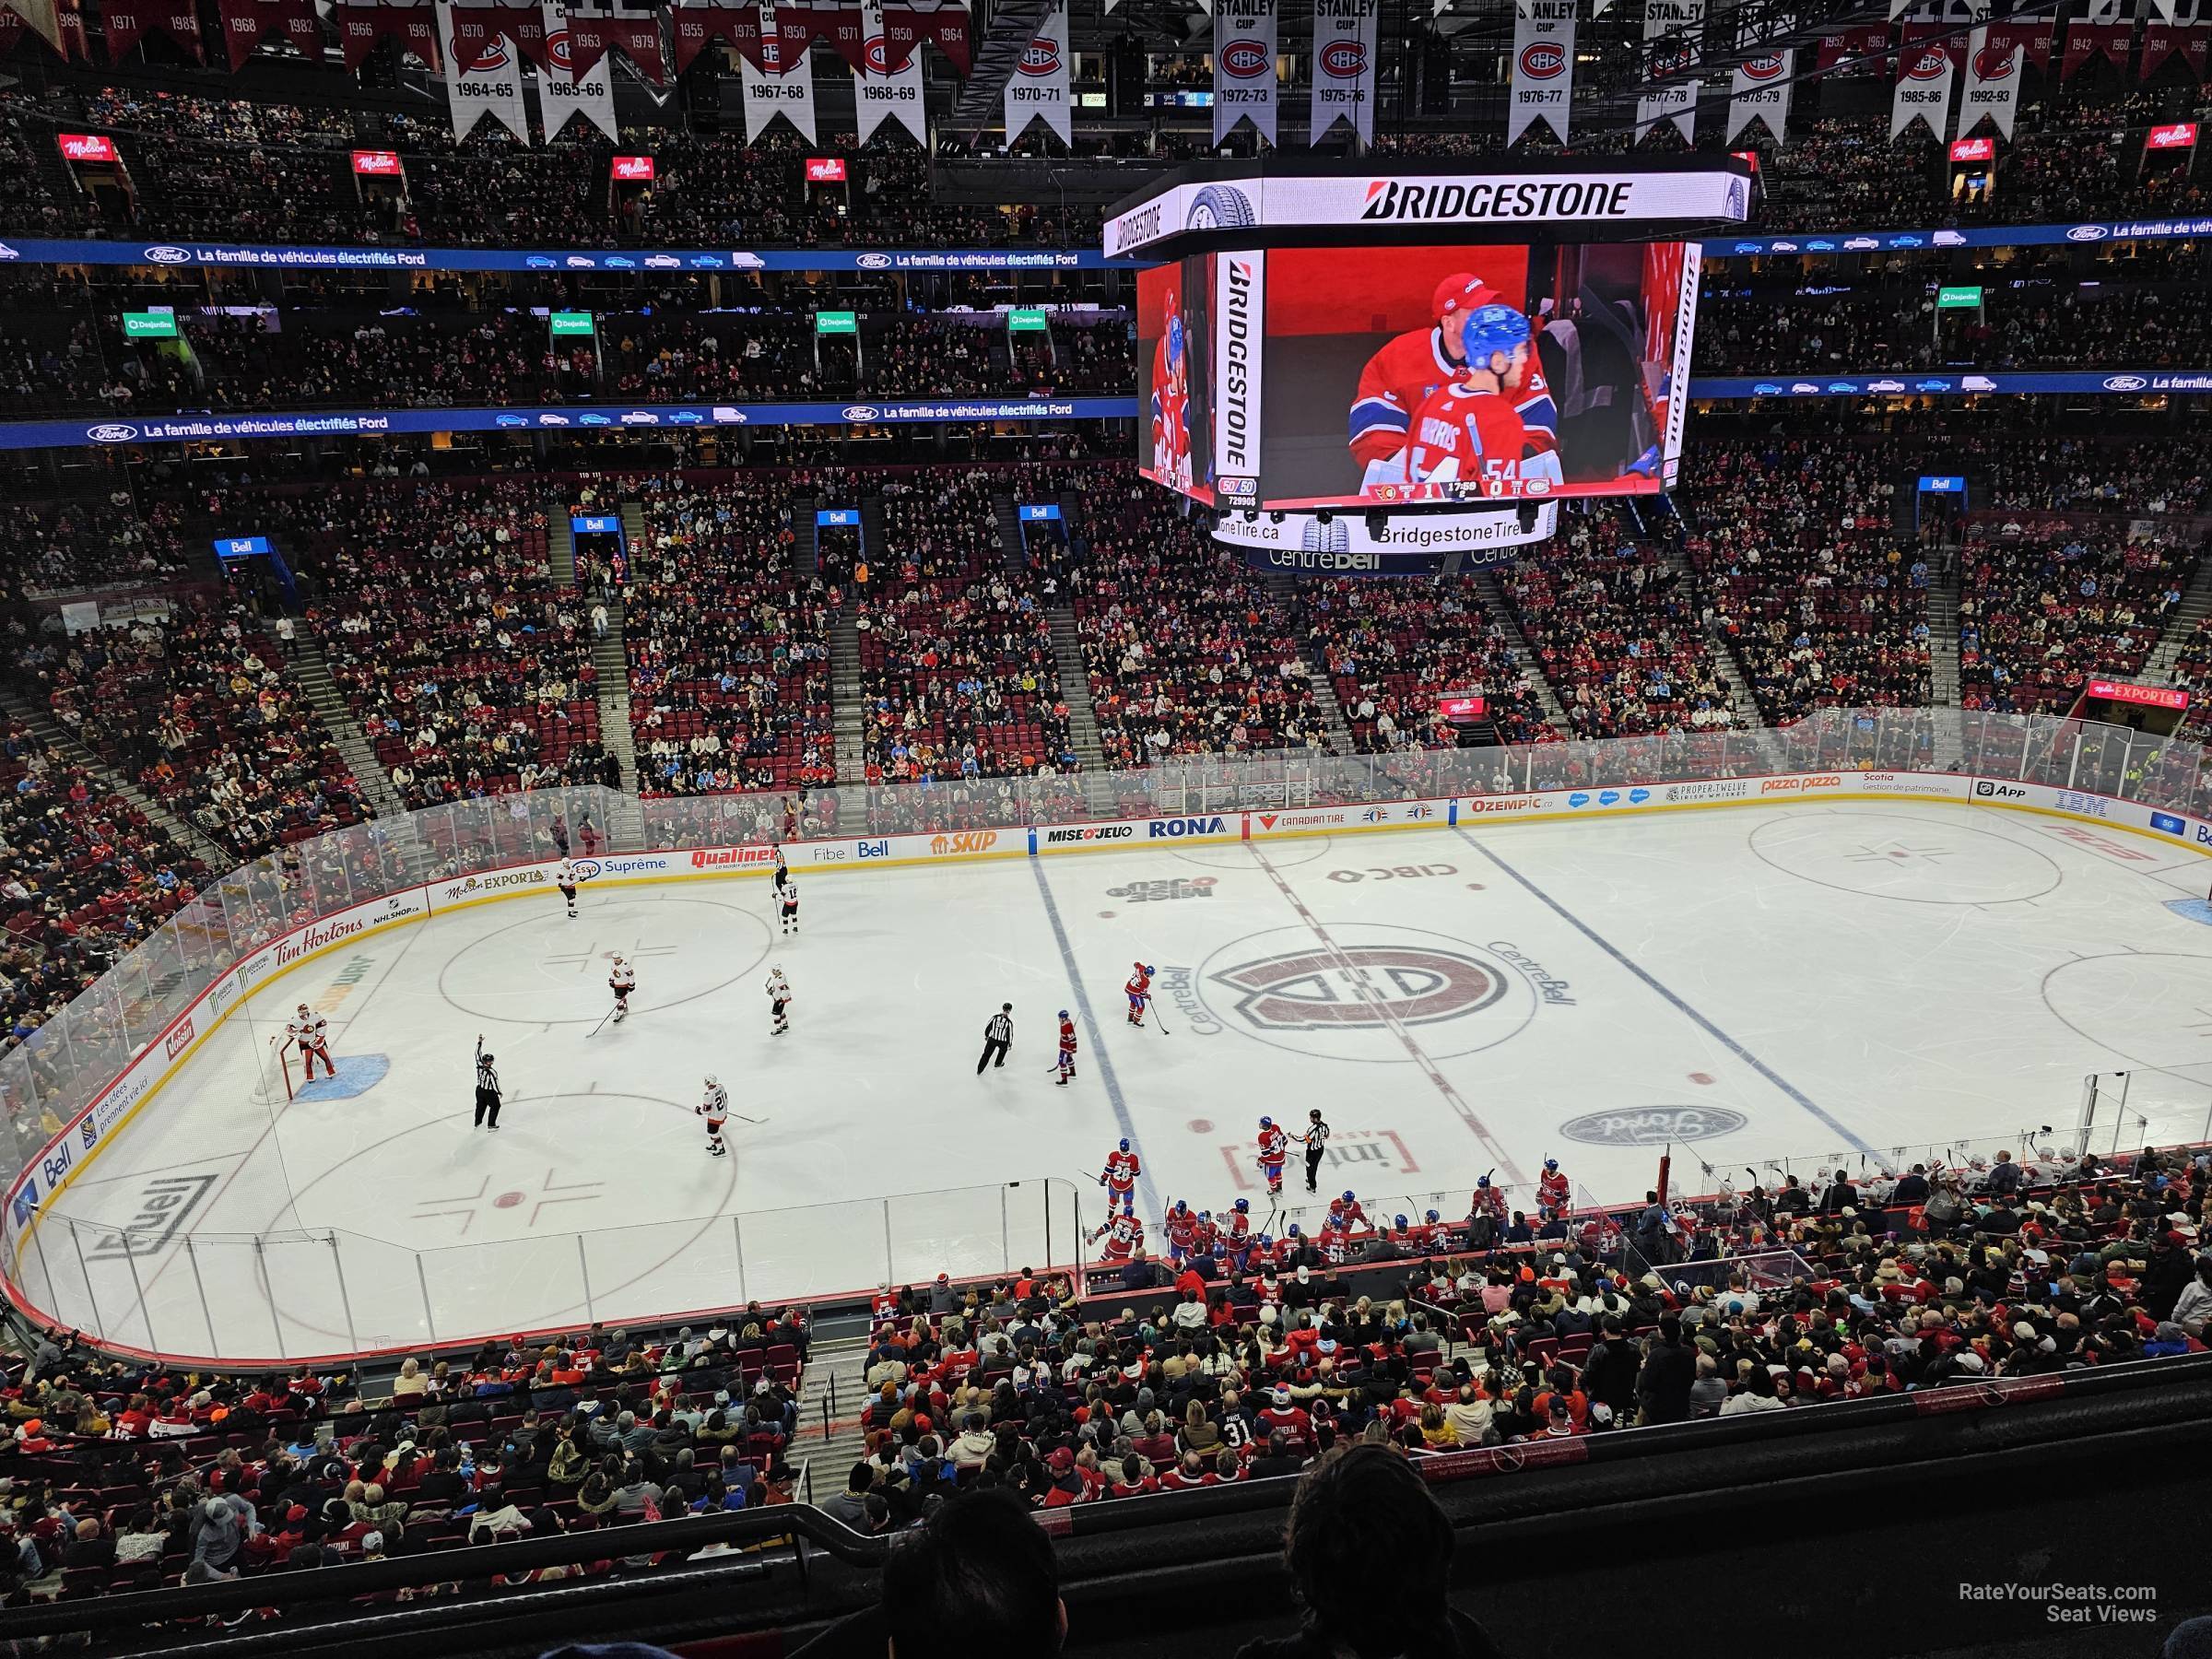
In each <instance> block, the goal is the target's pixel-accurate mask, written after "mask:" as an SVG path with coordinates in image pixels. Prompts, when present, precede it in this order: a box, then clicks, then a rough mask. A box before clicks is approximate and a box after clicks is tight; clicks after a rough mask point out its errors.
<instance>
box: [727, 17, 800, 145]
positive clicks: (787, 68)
mask: <svg viewBox="0 0 2212 1659" xmlns="http://www.w3.org/2000/svg"><path fill="white" fill-rule="evenodd" d="M759 16H760V21H759V25H758V30H759V47H758V51H759V62H758V63H755V62H754V61H753V60H752V59H751V58H749V57H746V56H745V53H744V52H743V50H742V46H741V49H740V51H739V53H738V56H739V58H740V59H741V60H742V61H743V63H744V65H745V76H744V88H745V141H746V142H747V144H750V143H752V142H753V141H754V140H755V139H757V138H758V137H759V136H760V135H761V134H762V133H763V132H765V131H766V130H767V128H768V124H769V123H770V122H771V121H773V120H774V119H775V118H776V117H777V116H779V115H781V116H782V117H783V119H784V120H786V121H788V122H790V123H791V124H792V125H793V127H794V128H795V129H796V130H797V132H798V134H799V135H800V136H801V137H802V138H804V139H806V142H807V143H809V144H814V143H817V142H818V140H817V139H816V137H815V132H814V65H813V64H812V62H811V61H810V59H809V56H808V53H807V51H806V45H805V43H804V41H805V37H804V36H803V35H802V37H801V43H800V44H799V45H798V46H797V47H796V48H795V49H794V46H793V44H792V41H791V38H790V37H789V36H788V35H786V34H785V33H784V32H783V29H782V21H783V19H782V18H781V17H779V16H778V15H777V12H776V10H775V8H774V7H773V6H771V5H769V4H768V0H761V5H760V9H759Z"/></svg>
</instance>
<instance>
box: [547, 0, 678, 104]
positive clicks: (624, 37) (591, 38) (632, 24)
mask: <svg viewBox="0 0 2212 1659" xmlns="http://www.w3.org/2000/svg"><path fill="white" fill-rule="evenodd" d="M609 52H619V53H622V55H623V56H625V57H627V58H628V59H629V61H630V64H631V65H633V66H634V67H635V68H636V70H637V72H638V73H639V74H640V75H641V76H644V77H645V78H646V79H647V80H649V81H651V82H652V83H653V85H654V86H656V87H659V86H665V85H666V84H667V80H668V66H667V65H666V64H665V63H664V62H663V61H662V59H661V19H660V17H659V15H658V14H657V13H653V12H575V13H572V14H571V16H570V18H569V69H570V73H571V75H573V76H575V77H576V78H577V79H580V80H581V79H582V77H583V76H586V75H589V74H590V73H591V72H592V69H593V68H594V65H597V64H598V62H599V60H600V59H601V58H603V57H605V56H606V54H607V53H609Z"/></svg>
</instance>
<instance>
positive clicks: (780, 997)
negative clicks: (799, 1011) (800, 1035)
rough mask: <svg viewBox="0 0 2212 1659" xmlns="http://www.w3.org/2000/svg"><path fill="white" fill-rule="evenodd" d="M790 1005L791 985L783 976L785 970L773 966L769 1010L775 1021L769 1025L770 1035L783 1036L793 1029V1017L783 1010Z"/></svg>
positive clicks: (769, 977)
mask: <svg viewBox="0 0 2212 1659" xmlns="http://www.w3.org/2000/svg"><path fill="white" fill-rule="evenodd" d="M790 1006H791V985H790V983H789V982H787V981H786V980H785V979H784V977H783V970H782V968H780V967H777V968H771V969H770V970H769V971H768V1010H769V1016H770V1018H771V1019H772V1020H773V1022H774V1023H773V1024H771V1026H770V1027H769V1035H770V1036H771V1037H781V1036H782V1035H783V1033H784V1032H786V1031H788V1030H791V1017H790V1016H789V1015H788V1014H786V1013H785V1012H784V1011H783V1010H784V1009H786V1008H788V1007H790Z"/></svg>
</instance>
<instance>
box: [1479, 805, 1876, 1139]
mask: <svg viewBox="0 0 2212 1659" xmlns="http://www.w3.org/2000/svg"><path fill="white" fill-rule="evenodd" d="M1453 833H1455V834H1456V835H1457V836H1458V837H1459V839H1460V840H1461V841H1465V842H1466V843H1467V845H1468V846H1470V847H1472V848H1474V849H1475V851H1476V852H1477V853H1481V854H1482V855H1483V857H1485V858H1487V859H1488V860H1489V861H1490V862H1491V863H1492V864H1494V865H1497V866H1498V867H1499V868H1500V869H1501V870H1503V871H1504V872H1505V873H1506V874H1507V875H1508V876H1511V877H1512V878H1513V879H1514V880H1515V881H1517V882H1519V883H1520V884H1521V886H1522V887H1523V888H1524V889H1525V890H1526V891H1527V892H1528V893H1529V894H1530V895H1531V896H1532V897H1534V898H1535V899H1538V900H1541V901H1542V902H1543V903H1544V904H1545V905H1546V906H1547V907H1548V908H1549V910H1550V911H1551V912H1552V914H1554V915H1556V916H1558V917H1559V920H1560V921H1562V922H1564V923H1566V924H1568V925H1569V926H1571V927H1572V928H1573V929H1574V930H1575V931H1576V932H1578V933H1580V934H1581V935H1583V937H1584V938H1585V939H1587V940H1589V941H1590V943H1591V944H1593V945H1594V946H1596V947H1598V948H1599V949H1600V950H1602V951H1604V952H1605V953H1606V955H1607V956H1609V957H1611V958H1612V959H1614V960H1615V961H1617V962H1618V963H1619V964H1620V965H1621V966H1622V967H1623V968H1626V969H1627V970H1628V971H1630V973H1632V974H1634V975H1635V976H1636V977H1637V978H1638V979H1640V980H1641V981H1642V982H1644V983H1645V984H1646V985H1648V986H1650V987H1651V988H1652V989H1653V991H1655V992H1657V993H1658V994H1660V995H1661V996H1662V997H1664V998H1665V1000H1666V1001H1667V1003H1668V1004H1669V1005H1670V1006H1673V1007H1674V1008H1675V1010H1676V1011H1677V1013H1679V1014H1681V1015H1682V1016H1683V1017H1684V1018H1687V1019H1688V1021H1689V1022H1690V1023H1691V1024H1692V1025H1694V1026H1696V1027H1697V1028H1698V1029H1699V1030H1701V1031H1703V1032H1704V1033H1705V1034H1706V1035H1707V1036H1708V1037H1711V1038H1712V1040H1713V1041H1716V1042H1718V1043H1720V1044H1721V1045H1722V1046H1723V1047H1724V1048H1725V1049H1727V1051H1728V1052H1729V1053H1732V1054H1734V1055H1735V1057H1736V1058H1737V1059H1738V1060H1741V1061H1742V1062H1743V1063H1744V1064H1745V1065H1747V1066H1749V1067H1750V1068H1751V1069H1752V1070H1753V1071H1755V1072H1757V1073H1758V1074H1759V1076H1760V1077H1764V1078H1765V1079H1766V1080H1767V1081H1768V1082H1770V1083H1771V1084H1773V1085H1774V1087H1775V1088H1779V1089H1781V1090H1782V1092H1783V1094H1785V1095H1787V1096H1789V1098H1790V1099H1791V1100H1794V1101H1795V1102H1796V1103H1797V1104H1798V1105H1799V1106H1801V1107H1803V1108H1804V1109H1805V1110H1806V1112H1809V1113H1811V1114H1812V1115H1813V1116H1814V1117H1816V1118H1818V1119H1819V1120H1820V1122H1821V1123H1823V1124H1827V1125H1828V1126H1829V1127H1830V1129H1833V1130H1834V1131H1835V1132H1836V1133H1837V1134H1838V1135H1841V1136H1842V1137H1843V1138H1844V1139H1845V1140H1847V1141H1849V1142H1850V1143H1851V1147H1852V1150H1853V1151H1854V1152H1872V1151H1873V1150H1874V1148H1873V1147H1870V1146H1868V1145H1867V1144H1866V1143H1865V1141H1863V1140H1861V1139H1860V1138H1859V1137H1858V1136H1857V1135H1855V1134H1853V1132H1852V1130H1851V1129H1850V1128H1849V1127H1848V1126H1847V1125H1846V1124H1843V1123H1842V1122H1841V1120H1840V1119H1838V1118H1836V1117H1835V1116H1833V1115H1832V1114H1831V1113H1830V1112H1827V1111H1826V1110H1824V1109H1823V1108H1821V1107H1819V1106H1817V1105H1815V1104H1814V1103H1813V1101H1812V1099H1811V1097H1810V1096H1808V1095H1807V1094H1806V1092H1805V1091H1804V1090H1803V1089H1801V1088H1798V1087H1797V1086H1796V1085H1795V1084H1794V1083H1792V1082H1790V1081H1789V1080H1788V1079H1786V1078H1785V1077H1783V1076H1782V1074H1781V1073H1780V1072H1778V1071H1776V1070H1775V1069H1774V1068H1773V1067H1772V1066H1771V1065H1768V1064H1767V1063H1766V1062H1765V1061H1764V1060H1761V1059H1760V1058H1759V1056H1758V1055H1757V1054H1755V1053H1752V1052H1751V1051H1750V1050H1749V1049H1747V1048H1746V1047H1745V1046H1744V1045H1743V1044H1742V1043H1740V1042H1738V1041H1736V1040H1735V1038H1733V1037H1731V1036H1729V1035H1728V1033H1727V1032H1725V1031H1724V1030H1721V1028H1720V1027H1719V1026H1717V1025H1714V1024H1713V1023H1712V1020H1710V1019H1708V1018H1705V1016H1704V1015H1702V1014H1700V1013H1699V1012H1698V1011H1697V1010H1696V1009H1695V1008H1693V1007H1691V1006H1689V1005H1688V1003H1686V1002H1684V1001H1683V1000H1682V999H1681V998H1680V997H1679V996H1677V995H1676V994H1674V993H1673V992H1672V991H1670V990H1668V989H1667V988H1666V987H1665V985H1663V984H1661V983H1660V982H1658V981H1657V980H1656V979H1654V978H1653V977H1652V974H1651V972H1650V971H1648V970H1647V969H1645V968H1644V967H1642V966H1641V964H1640V963H1638V962H1636V961H1635V960H1634V959H1631V958H1630V957H1628V956H1626V955H1624V954H1623V953H1622V952H1621V951H1620V950H1619V949H1618V948H1617V947H1615V946H1614V945H1613V944H1612V942H1611V941H1610V940H1608V939H1606V938H1605V937H1604V936H1602V935H1600V934H1599V933H1598V931H1597V930H1596V929H1595V928H1594V927H1592V926H1591V925H1590V924H1588V923H1587V922H1585V921H1583V919H1582V918H1581V917H1580V916H1578V915H1576V914H1575V913H1574V912H1572V911H1571V910H1569V909H1568V908H1567V907H1566V906H1565V905H1563V904H1561V903H1560V902H1559V900H1557V899H1554V898H1553V897H1552V896H1551V895H1550V894H1549V893H1547V892H1546V891H1545V890H1544V889H1543V888H1540V887H1538V886H1537V885H1536V884H1535V882H1533V881H1531V880H1530V879H1529V878H1528V877H1525V876H1524V875H1522V874H1521V872H1520V871H1518V870H1516V869H1514V868H1513V866H1512V865H1509V864H1507V863H1506V862H1505V860H1504V859H1502V858H1500V857H1499V856H1498V854H1497V853H1493V852H1491V851H1490V849H1489V848H1488V847H1486V846H1484V845H1483V844H1482V843H1481V842H1480V841H1477V840H1476V839H1475V838H1474V837H1473V836H1472V835H1470V834H1468V833H1467V832H1466V831H1465V830H1455V831H1453Z"/></svg>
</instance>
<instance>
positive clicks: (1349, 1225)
mask: <svg viewBox="0 0 2212 1659" xmlns="http://www.w3.org/2000/svg"><path fill="white" fill-rule="evenodd" d="M1329 1207H1330V1208H1331V1209H1332V1210H1335V1211H1336V1212H1337V1213H1338V1214H1340V1215H1341V1216H1343V1218H1344V1226H1345V1230H1346V1231H1347V1232H1348V1231H1350V1230H1352V1229H1354V1228H1359V1227H1364V1228H1366V1229H1367V1230H1369V1231H1370V1232H1372V1231H1373V1230H1374V1229H1375V1224H1374V1223H1373V1222H1372V1221H1371V1220H1369V1219H1368V1218H1367V1210H1366V1208H1365V1207H1364V1206H1362V1205H1361V1204H1360V1202H1359V1198H1358V1197H1357V1196H1355V1195H1354V1194H1353V1193H1352V1191H1351V1189H1350V1188H1348V1187H1347V1188H1346V1189H1345V1194H1344V1196H1343V1197H1341V1198H1332V1199H1330V1200H1329Z"/></svg>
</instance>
